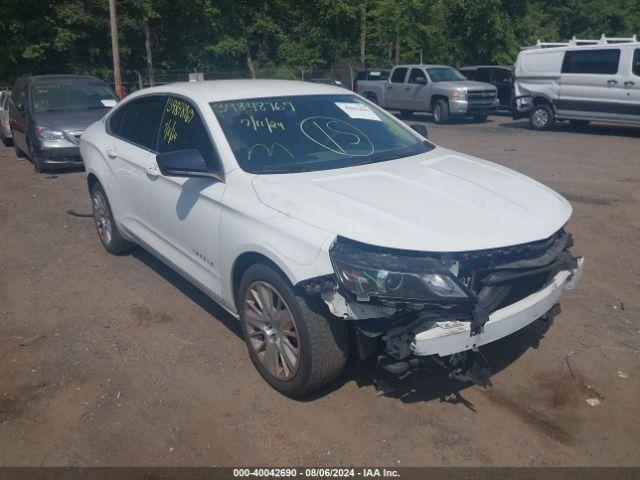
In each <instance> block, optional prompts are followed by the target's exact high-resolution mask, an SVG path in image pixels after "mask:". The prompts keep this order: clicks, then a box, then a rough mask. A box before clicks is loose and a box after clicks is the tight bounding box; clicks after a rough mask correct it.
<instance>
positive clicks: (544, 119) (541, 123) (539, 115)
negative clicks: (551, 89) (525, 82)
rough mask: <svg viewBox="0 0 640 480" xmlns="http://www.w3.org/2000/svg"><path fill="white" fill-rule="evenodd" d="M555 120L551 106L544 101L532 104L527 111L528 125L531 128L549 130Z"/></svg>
mask: <svg viewBox="0 0 640 480" xmlns="http://www.w3.org/2000/svg"><path fill="white" fill-rule="evenodd" d="M555 122H556V117H555V114H554V113H553V108H551V107H550V106H549V105H547V104H546V103H539V104H537V105H534V106H533V108H532V109H531V112H530V113H529V127H530V128H532V129H533V130H551V129H552V128H553V126H554V125H555Z"/></svg>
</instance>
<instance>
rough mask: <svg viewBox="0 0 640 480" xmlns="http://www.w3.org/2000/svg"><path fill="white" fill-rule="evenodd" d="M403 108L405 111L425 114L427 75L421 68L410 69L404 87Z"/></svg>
mask: <svg viewBox="0 0 640 480" xmlns="http://www.w3.org/2000/svg"><path fill="white" fill-rule="evenodd" d="M402 103H403V107H404V108H405V109H406V110H410V111H416V112H426V111H427V110H428V108H427V74H426V73H425V72H424V70H423V69H421V68H412V69H411V72H409V79H408V80H407V84H406V86H405V87H404V98H403V102H402Z"/></svg>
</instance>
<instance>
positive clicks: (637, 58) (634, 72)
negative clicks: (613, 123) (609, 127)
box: [618, 47, 640, 123]
mask: <svg viewBox="0 0 640 480" xmlns="http://www.w3.org/2000/svg"><path fill="white" fill-rule="evenodd" d="M622 64H623V65H624V68H623V78H622V90H621V99H620V100H621V103H620V107H619V108H618V119H619V120H624V121H625V122H639V123H640V48H629V47H627V48H626V49H625V51H624V54H623V59H622Z"/></svg>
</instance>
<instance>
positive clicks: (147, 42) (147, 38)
mask: <svg viewBox="0 0 640 480" xmlns="http://www.w3.org/2000/svg"><path fill="white" fill-rule="evenodd" d="M142 29H143V30H144V49H145V51H146V52H147V74H148V75H149V86H150V87H153V85H154V84H155V83H156V79H155V72H154V70H153V56H152V54H151V29H149V19H148V18H147V17H144V18H143V19H142Z"/></svg>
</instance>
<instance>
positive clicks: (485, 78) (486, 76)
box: [474, 68, 491, 83]
mask: <svg viewBox="0 0 640 480" xmlns="http://www.w3.org/2000/svg"><path fill="white" fill-rule="evenodd" d="M474 80H476V81H477V82H486V83H491V70H490V69H488V68H479V69H478V70H476V76H475V78H474Z"/></svg>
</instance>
